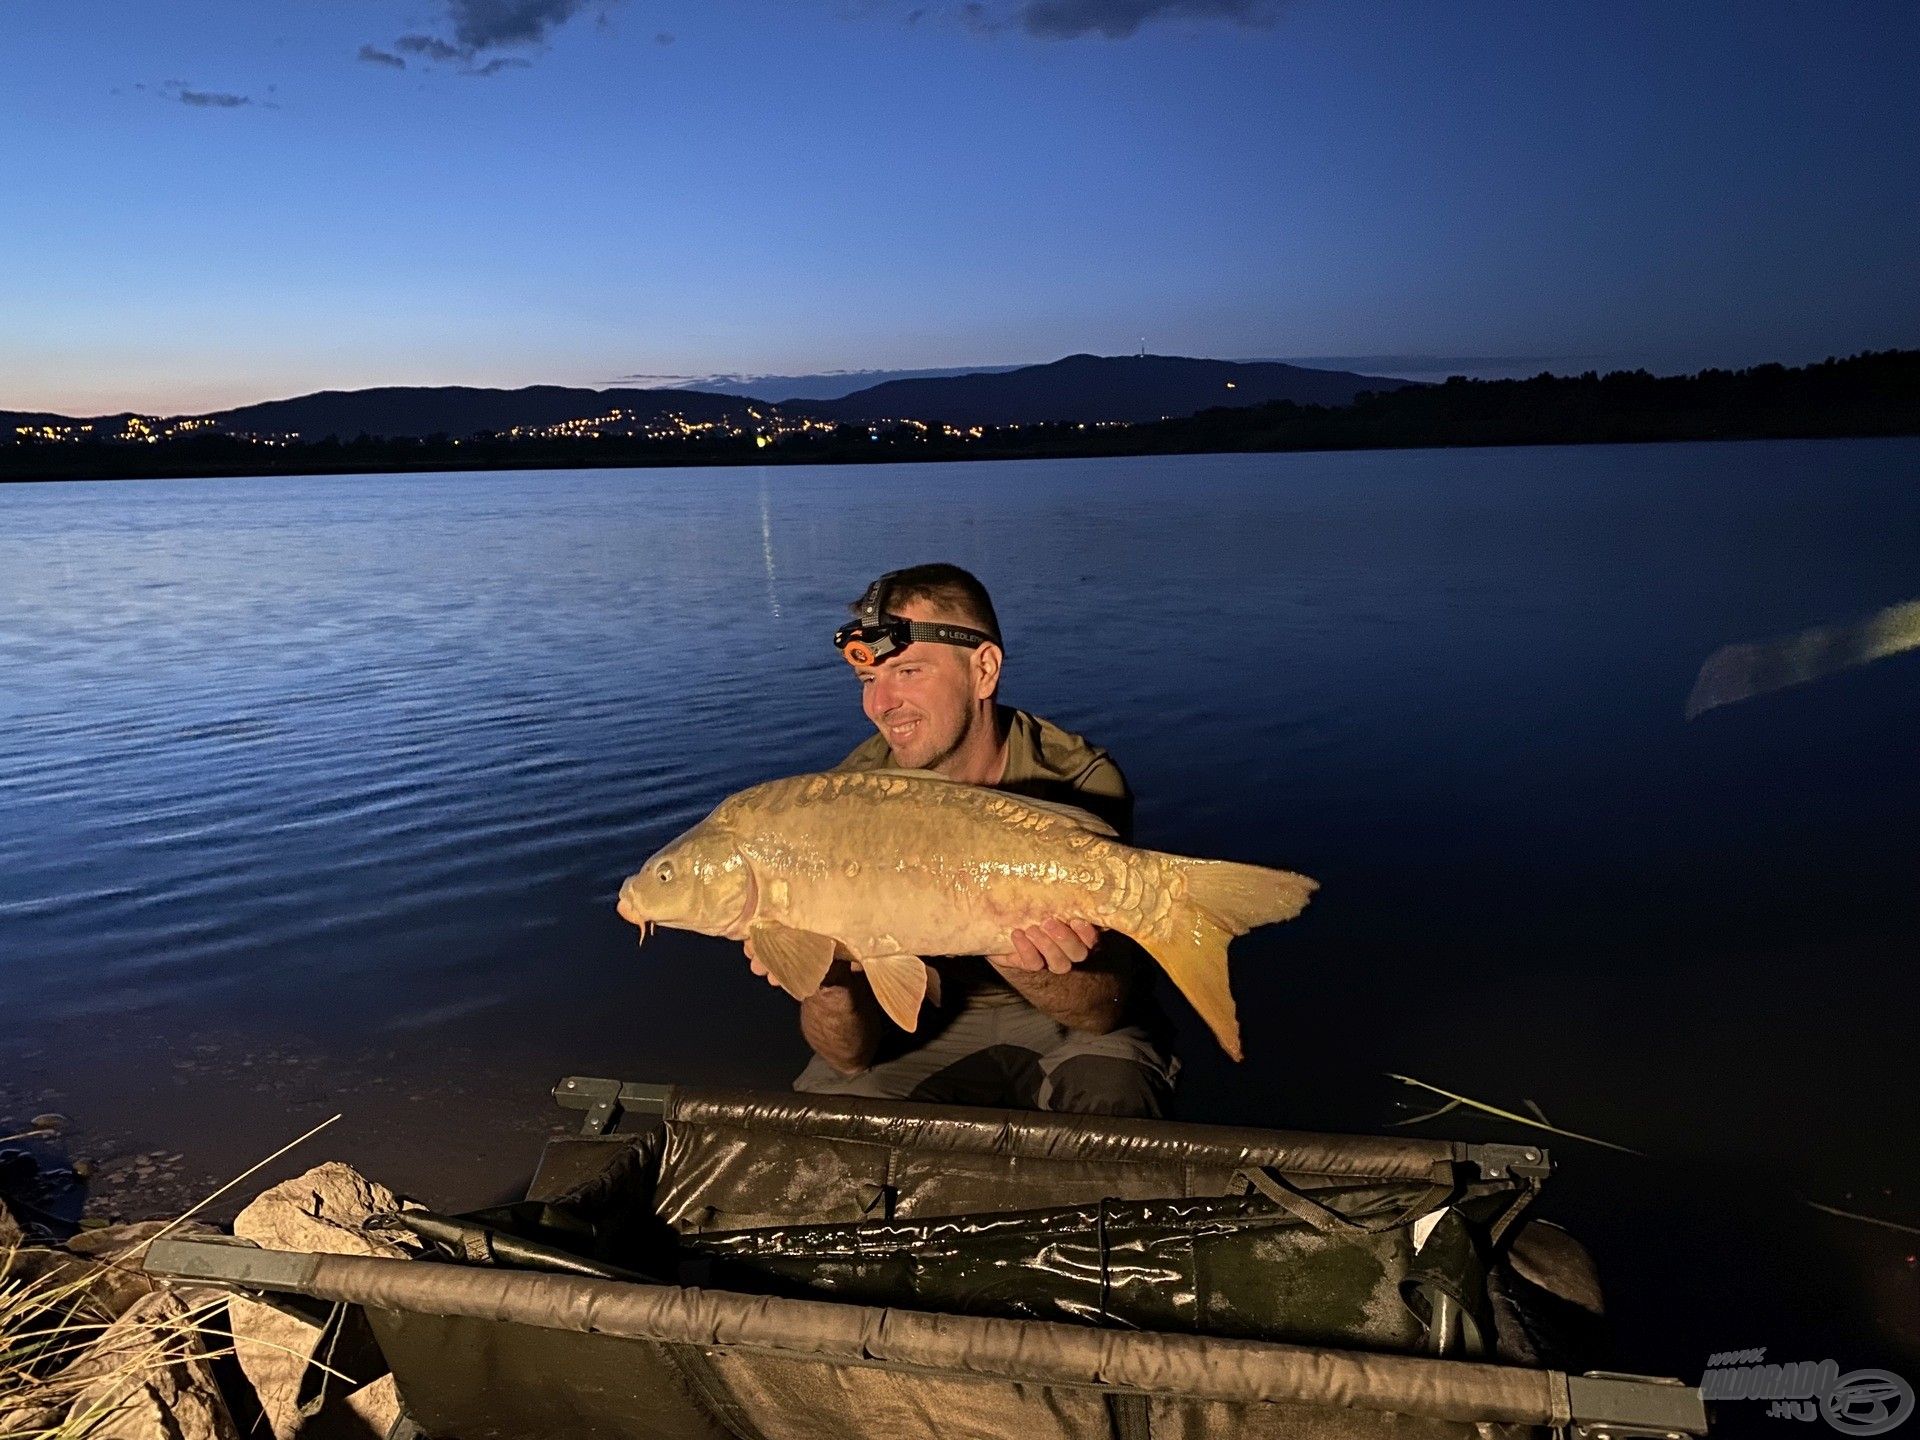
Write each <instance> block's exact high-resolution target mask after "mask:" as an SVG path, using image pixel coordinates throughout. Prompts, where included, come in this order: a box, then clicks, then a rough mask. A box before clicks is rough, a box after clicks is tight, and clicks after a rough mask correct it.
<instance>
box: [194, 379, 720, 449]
mask: <svg viewBox="0 0 1920 1440" xmlns="http://www.w3.org/2000/svg"><path fill="white" fill-rule="evenodd" d="M751 403H752V402H750V401H747V400H745V399H742V398H741V397H739V396H734V395H709V394H706V393H705V392H703V391H699V390H588V389H584V388H576V387H572V386H566V385H529V386H527V387H525V388H524V389H520V390H482V389H475V388H472V387H469V386H465V385H394V386H387V387H384V388H382V389H377V390H322V391H320V392H319V393H317V394H314V395H301V396H298V397H296V398H294V399H291V400H268V401H264V402H262V403H261V404H258V405H242V406H240V407H239V408H238V409H235V410H219V411H215V412H213V413H212V414H210V415H208V416H207V417H205V418H207V419H210V420H213V421H215V422H217V423H218V424H219V425H220V426H222V427H223V428H225V429H228V430H239V431H250V432H252V433H254V434H262V435H285V434H296V433H297V434H298V435H299V436H300V438H301V439H303V440H324V439H326V438H327V437H328V436H329V435H333V436H337V437H339V438H340V439H342V440H351V439H353V438H354V437H355V436H356V435H375V436H381V437H385V438H389V439H418V438H423V437H425V436H428V435H446V436H448V437H454V436H459V437H465V436H469V435H478V434H482V433H484V432H487V431H492V432H494V433H496V434H498V433H504V432H506V431H508V430H512V429H513V428H514V427H516V426H521V427H526V426H544V425H558V424H560V423H561V422H563V421H567V420H587V419H592V418H594V417H596V416H603V415H607V414H610V413H611V412H612V411H614V410H619V411H621V412H623V414H625V415H627V416H631V417H634V418H637V419H640V420H650V419H653V418H655V417H656V416H659V415H663V414H678V415H684V416H685V417H686V418H687V419H689V420H696V421H698V420H726V419H735V418H745V417H746V414H747V409H748V406H749V405H750V404H751Z"/></svg>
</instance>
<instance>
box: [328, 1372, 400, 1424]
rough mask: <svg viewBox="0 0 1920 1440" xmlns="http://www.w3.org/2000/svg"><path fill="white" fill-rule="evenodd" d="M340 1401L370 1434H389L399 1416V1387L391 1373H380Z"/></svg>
mask: <svg viewBox="0 0 1920 1440" xmlns="http://www.w3.org/2000/svg"><path fill="white" fill-rule="evenodd" d="M341 1403H342V1404H344V1405H345V1406H346V1407H347V1410H348V1411H349V1412H350V1413H351V1414H352V1415H353V1417H354V1418H355V1419H356V1420H358V1421H359V1422H360V1423H361V1424H362V1425H365V1426H366V1427H367V1433H368V1434H370V1435H386V1434H389V1433H390V1432H391V1431H392V1430H393V1425H394V1422H395V1421H396V1420H398V1419H399V1418H400V1389H399V1387H398V1386H397V1385H395V1384H394V1380H393V1376H391V1375H382V1376H381V1377H380V1378H379V1379H378V1380H375V1381H374V1382H372V1383H371V1384H369V1385H362V1386H361V1387H360V1388H359V1389H358V1390H356V1391H354V1392H353V1393H352V1394H351V1395H349V1396H347V1398H346V1399H345V1400H344V1401H342V1402H341Z"/></svg>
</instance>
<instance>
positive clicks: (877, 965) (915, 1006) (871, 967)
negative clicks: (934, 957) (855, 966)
mask: <svg viewBox="0 0 1920 1440" xmlns="http://www.w3.org/2000/svg"><path fill="white" fill-rule="evenodd" d="M859 959H860V968H861V970H863V971H865V972H866V977H867V983H868V984H869V985H871V986H872V987H873V995H874V998H875V999H876V1000H878V1001H879V1002H880V1008H881V1009H882V1010H884V1011H886V1012H887V1018H888V1019H889V1020H891V1021H893V1023H894V1024H896V1025H898V1026H899V1027H900V1028H901V1029H902V1030H916V1029H918V1028H919V1026H920V1006H921V1005H922V1004H923V1003H925V1001H926V998H927V990H928V986H929V982H930V978H931V975H930V972H929V971H928V969H927V962H926V961H924V960H922V959H921V958H920V957H919V956H918V955H872V956H868V955H862V956H860V957H859Z"/></svg>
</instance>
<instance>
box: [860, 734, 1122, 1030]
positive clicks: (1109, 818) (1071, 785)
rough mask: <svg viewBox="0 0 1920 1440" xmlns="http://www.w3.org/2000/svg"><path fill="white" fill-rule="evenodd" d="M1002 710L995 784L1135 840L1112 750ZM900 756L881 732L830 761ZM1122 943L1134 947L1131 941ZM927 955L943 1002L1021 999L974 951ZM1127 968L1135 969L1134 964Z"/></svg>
mask: <svg viewBox="0 0 1920 1440" xmlns="http://www.w3.org/2000/svg"><path fill="white" fill-rule="evenodd" d="M1000 713H1001V716H1002V718H1003V719H1005V720H1006V722H1007V768H1006V770H1005V772H1004V773H1003V774H1002V775H1001V777H1000V783H999V784H998V785H996V786H994V787H993V788H994V789H996V790H1007V791H1010V792H1012V793H1013V794H1015V795H1026V796H1029V797H1030V798H1032V799H1035V800H1051V801H1053V802H1054V803H1056V804H1060V805H1076V806H1078V807H1079V808H1080V809H1082V810H1085V811H1087V812H1088V813H1089V814H1091V815H1097V816H1098V817H1099V818H1100V819H1102V820H1104V821H1106V822H1107V823H1108V824H1109V825H1111V826H1113V828H1114V829H1115V830H1116V831H1117V832H1118V833H1119V836H1120V838H1121V839H1122V840H1126V841H1129V842H1131V841H1132V839H1133V792H1132V791H1131V790H1129V789H1128V788H1127V777H1126V776H1124V775H1122V774H1121V773H1120V767H1119V766H1118V765H1116V764H1115V763H1114V761H1113V757H1112V756H1111V755H1109V754H1107V752H1106V751H1105V750H1102V749H1101V748H1100V747H1099V746H1097V745H1090V744H1088V743H1087V741H1086V740H1085V739H1083V738H1082V737H1081V736H1079V735H1075V734H1073V733H1072V732H1071V731H1068V730H1062V729H1061V728H1060V727H1059V726H1058V725H1055V724H1054V723H1053V722H1052V721H1051V720H1043V719H1041V718H1040V717H1039V716H1038V715H1030V714H1028V713H1027V712H1026V711H1025V710H1014V709H1011V708H1009V707H1006V706H1002V707H1001V711H1000ZM897 763H898V762H897V761H896V760H895V759H894V758H893V750H892V748H891V747H890V746H889V745H888V744H887V737H886V736H884V735H881V734H879V733H878V732H876V733H874V734H873V735H870V736H868V737H867V738H866V739H865V740H863V741H861V742H860V744H858V745H856V746H855V747H854V749H853V753H852V754H850V755H848V756H847V758H846V759H844V760H842V761H841V762H840V763H839V764H838V765H836V766H834V767H833V768H834V769H836V770H885V769H887V768H889V767H891V766H893V765H895V764H897ZM1112 938H1113V939H1115V940H1119V939H1123V938H1124V937H1119V936H1116V937H1112ZM1124 948H1125V949H1127V950H1129V951H1130V950H1131V949H1132V946H1131V945H1130V944H1129V945H1128V946H1126V947H1124ZM1103 953H1104V951H1103ZM926 958H927V959H928V960H929V962H930V963H932V964H934V965H936V966H937V967H938V968H939V970H940V980H941V987H942V991H943V995H944V999H943V1006H944V1005H952V1004H954V1003H956V1002H957V1001H959V1000H961V999H964V998H969V997H971V998H973V999H976V1000H979V1001H982V1002H986V1003H996V1002H997V1003H1004V1002H1007V1001H1013V1000H1021V999H1022V998H1023V997H1022V996H1021V994H1020V992H1019V991H1018V990H1016V989H1014V987H1013V986H1012V984H1010V983H1009V982H1008V981H1007V980H1006V978H1005V977H1004V976H1002V975H1001V974H1000V972H999V971H997V970H995V969H994V968H993V966H991V965H988V964H986V963H985V962H984V961H982V960H981V959H979V957H977V956H928V957H926ZM1129 968H1133V967H1132V965H1131V963H1129Z"/></svg>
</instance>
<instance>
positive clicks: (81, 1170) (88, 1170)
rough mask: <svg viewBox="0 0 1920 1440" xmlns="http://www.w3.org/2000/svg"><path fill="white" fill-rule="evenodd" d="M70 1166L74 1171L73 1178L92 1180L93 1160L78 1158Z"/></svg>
mask: <svg viewBox="0 0 1920 1440" xmlns="http://www.w3.org/2000/svg"><path fill="white" fill-rule="evenodd" d="M68 1168H69V1169H71V1170H72V1171H73V1178H74V1179H76V1180H91V1179H92V1178H93V1162H92V1161H91V1160H76V1161H74V1162H73V1164H72V1165H71V1166H69V1167H68Z"/></svg>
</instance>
